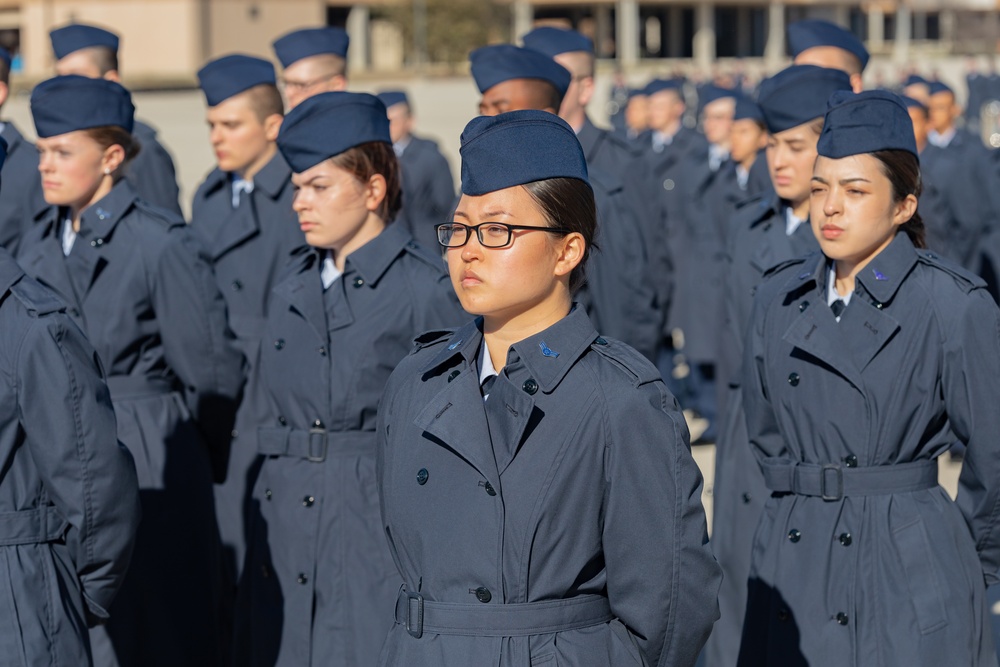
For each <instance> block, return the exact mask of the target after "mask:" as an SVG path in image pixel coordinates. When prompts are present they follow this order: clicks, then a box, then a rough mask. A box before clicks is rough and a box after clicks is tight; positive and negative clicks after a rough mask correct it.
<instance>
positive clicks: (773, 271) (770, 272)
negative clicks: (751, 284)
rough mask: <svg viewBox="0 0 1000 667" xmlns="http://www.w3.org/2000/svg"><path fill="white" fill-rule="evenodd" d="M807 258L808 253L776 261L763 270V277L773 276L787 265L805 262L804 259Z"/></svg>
mask: <svg viewBox="0 0 1000 667" xmlns="http://www.w3.org/2000/svg"><path fill="white" fill-rule="evenodd" d="M808 258H809V255H806V256H805V257H796V258H795V259H786V260H785V261H783V262H778V263H777V264H775V265H774V266H772V267H771V268H769V269H767V270H766V271H764V277H765V278H768V277H770V276H773V275H774V274H776V273H780V272H781V271H784V270H785V269H787V268H788V267H790V266H795V265H796V264H805V261H806V259H808Z"/></svg>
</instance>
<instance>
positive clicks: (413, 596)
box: [406, 591, 424, 639]
mask: <svg viewBox="0 0 1000 667" xmlns="http://www.w3.org/2000/svg"><path fill="white" fill-rule="evenodd" d="M406 631H407V632H408V633H410V636H411V637H413V638H414V639H420V638H421V637H423V636H424V596H423V595H421V594H420V593H410V592H409V591H407V593H406Z"/></svg>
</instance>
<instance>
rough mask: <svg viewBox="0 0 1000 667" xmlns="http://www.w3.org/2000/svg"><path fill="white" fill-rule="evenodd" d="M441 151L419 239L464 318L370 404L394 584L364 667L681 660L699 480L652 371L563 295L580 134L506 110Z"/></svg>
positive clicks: (574, 223) (426, 345) (693, 589)
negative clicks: (428, 235)
mask: <svg viewBox="0 0 1000 667" xmlns="http://www.w3.org/2000/svg"><path fill="white" fill-rule="evenodd" d="M461 152H462V193H463V194H462V198H461V200H460V202H459V205H458V208H457V210H456V212H455V218H454V222H452V223H446V224H443V225H439V226H438V238H439V241H440V242H441V244H442V245H443V246H445V248H446V249H447V250H446V254H447V261H448V269H449V273H450V274H451V281H452V284H453V286H454V288H455V291H456V292H457V294H458V297H459V300H460V301H461V303H462V306H463V307H464V308H465V309H466V310H467V311H468V312H470V313H472V314H474V315H477V317H476V319H475V320H473V321H471V322H469V323H468V324H466V325H464V326H463V327H461V328H459V329H458V330H456V331H445V332H431V333H429V334H427V335H425V336H422V337H421V338H420V339H418V347H417V349H416V350H415V351H414V352H413V354H411V355H410V356H408V357H407V358H406V359H405V360H404V361H403V362H402V363H401V364H400V365H399V367H398V368H397V369H396V370H395V372H394V373H393V374H392V377H391V378H390V380H389V383H388V385H387V388H386V392H385V395H384V396H383V399H382V404H381V408H380V411H379V427H378V450H379V468H378V479H379V488H380V493H381V501H382V519H383V523H384V526H385V534H386V536H387V538H388V540H389V544H390V548H391V551H392V554H393V557H394V559H395V561H396V565H397V567H398V568H399V573H400V574H401V575H402V578H403V580H404V582H405V586H404V588H403V589H401V590H400V593H399V596H398V599H397V601H396V606H395V622H396V623H395V625H394V626H393V627H392V629H391V630H390V633H389V637H388V638H387V641H386V645H385V647H384V648H383V651H382V656H381V659H380V661H379V664H380V665H384V666H397V665H399V666H403V665H405V666H406V667H414V666H418V667H419V666H427V667H431V666H433V667H466V666H467V665H501V666H513V665H518V666H521V665H528V664H531V665H563V664H566V665H570V664H572V665H583V666H594V667H597V666H602V667H603V666H609V667H610V666H612V665H613V666H614V667H622V666H626V665H637V666H638V665H656V664H669V665H677V666H690V665H693V664H694V663H695V660H696V658H697V656H698V653H699V651H700V649H701V646H702V644H703V643H704V641H705V638H706V637H707V635H708V632H709V630H710V629H711V626H712V622H713V621H714V620H715V619H716V618H717V616H718V614H717V605H716V592H717V590H718V586H719V580H720V574H719V569H718V566H717V565H716V563H715V560H714V558H713V557H712V554H711V550H710V549H709V547H708V545H707V538H706V525H705V515H704V512H703V509H702V505H701V489H702V479H701V475H700V474H699V471H698V468H697V466H696V465H695V463H694V461H693V459H692V458H691V454H690V449H689V446H688V433H687V428H686V426H685V423H684V418H683V416H682V415H681V412H680V410H679V408H678V406H677V403H676V401H675V400H674V397H673V396H672V395H671V394H670V393H669V392H668V391H667V390H666V388H665V387H664V385H663V382H662V380H661V378H660V375H659V373H658V372H657V370H656V368H655V367H654V366H653V365H652V364H650V363H649V362H648V361H647V360H646V359H645V358H644V357H642V356H641V355H640V354H639V353H638V352H636V351H635V350H633V349H632V348H629V347H628V346H626V345H624V344H623V343H620V342H618V341H615V340H611V339H607V338H604V337H602V336H600V335H599V333H598V332H597V331H595V329H594V327H593V325H592V324H591V322H590V320H589V319H588V317H587V314H586V313H585V311H584V310H583V309H582V308H580V307H577V306H575V305H574V303H573V294H574V292H575V291H576V290H577V288H579V286H580V285H581V283H582V282H583V280H584V278H585V276H584V266H585V263H586V259H587V256H588V254H589V253H590V251H591V249H592V248H593V247H594V235H595V231H596V216H595V213H594V198H593V192H592V190H591V189H590V185H589V184H588V181H587V168H586V161H585V158H584V156H583V151H582V149H581V148H580V144H579V142H578V141H577V139H576V136H575V134H574V133H573V131H572V129H571V128H570V127H569V125H567V124H566V123H565V122H564V121H563V120H561V119H559V118H558V117H557V116H555V115H553V114H548V113H545V112H541V111H515V112H510V113H505V114H500V115H498V116H495V117H492V118H486V117H480V118H476V119H474V120H473V121H472V122H470V123H469V125H468V126H467V127H466V128H465V132H464V133H463V135H462V149H461Z"/></svg>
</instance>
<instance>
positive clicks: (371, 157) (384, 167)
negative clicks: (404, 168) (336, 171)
mask: <svg viewBox="0 0 1000 667" xmlns="http://www.w3.org/2000/svg"><path fill="white" fill-rule="evenodd" d="M330 161H331V162H332V163H333V164H334V165H335V166H337V167H340V168H341V169H343V170H344V171H347V172H349V173H350V174H352V175H353V176H354V177H355V178H356V179H358V181H359V182H360V183H362V184H365V185H367V184H368V181H369V180H371V177H372V176H374V175H375V174H381V175H382V177H383V178H385V198H384V199H383V200H382V203H381V204H380V205H379V208H378V210H377V211H376V214H378V216H379V217H381V218H382V219H383V220H385V221H386V222H392V220H393V219H394V218H395V217H396V214H397V213H399V209H400V208H401V207H402V205H403V198H402V191H401V188H400V179H399V160H398V159H397V158H396V153H395V151H393V150H392V146H390V145H389V144H387V143H384V142H381V141H370V142H368V143H364V144H360V145H358V146H355V147H354V148H349V149H347V150H346V151H344V152H343V153H340V154H339V155H334V156H333V157H332V158H330Z"/></svg>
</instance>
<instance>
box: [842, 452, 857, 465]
mask: <svg viewBox="0 0 1000 667" xmlns="http://www.w3.org/2000/svg"><path fill="white" fill-rule="evenodd" d="M844 465H845V466H847V467H848V468H857V467H858V457H857V456H855V455H854V454H851V455H850V456H845V457H844Z"/></svg>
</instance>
